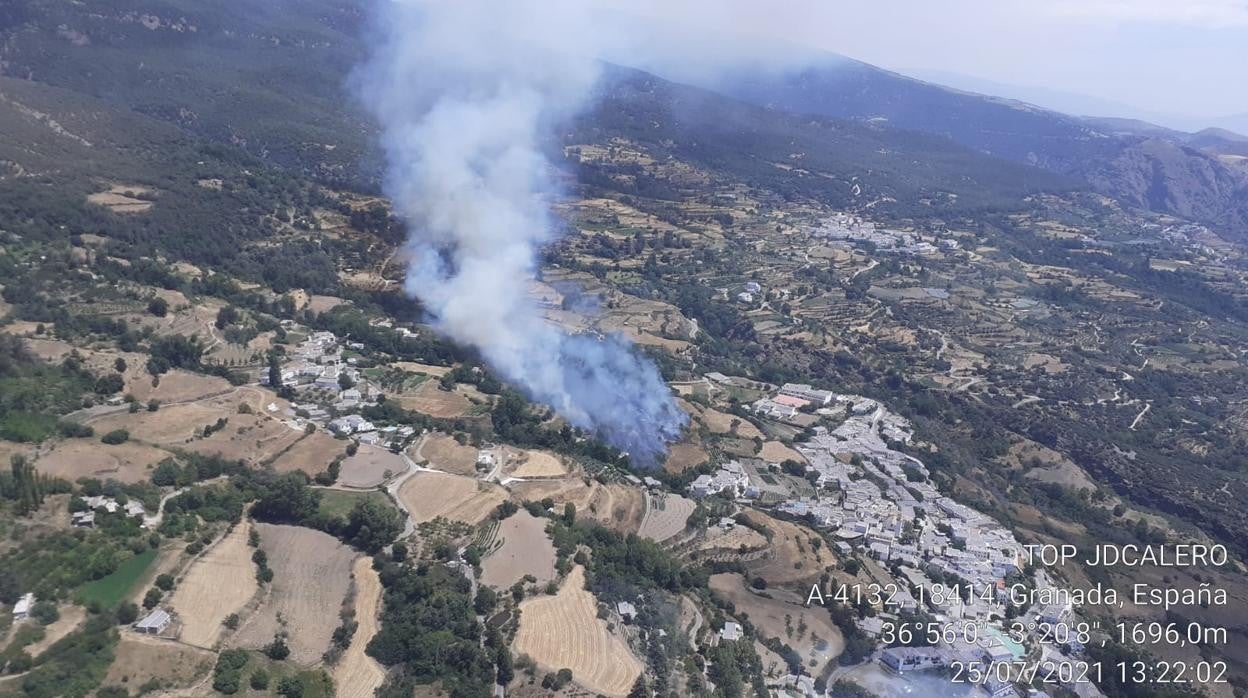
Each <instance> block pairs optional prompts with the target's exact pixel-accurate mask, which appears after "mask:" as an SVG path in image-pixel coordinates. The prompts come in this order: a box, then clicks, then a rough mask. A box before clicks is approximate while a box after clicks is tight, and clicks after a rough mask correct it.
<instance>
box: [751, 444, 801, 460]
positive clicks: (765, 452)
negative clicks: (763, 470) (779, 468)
mask: <svg viewBox="0 0 1248 698" xmlns="http://www.w3.org/2000/svg"><path fill="white" fill-rule="evenodd" d="M758 457H759V458H761V459H763V460H765V461H767V462H768V463H783V462H784V461H786V460H795V461H797V462H798V463H805V462H806V458H805V457H803V456H802V454H800V453H798V452H797V451H795V450H793V449H792V448H789V447H788V446H785V445H784V444H782V443H780V442H779V441H768V442H766V443H764V444H763V448H762V450H761V451H759V452H758Z"/></svg>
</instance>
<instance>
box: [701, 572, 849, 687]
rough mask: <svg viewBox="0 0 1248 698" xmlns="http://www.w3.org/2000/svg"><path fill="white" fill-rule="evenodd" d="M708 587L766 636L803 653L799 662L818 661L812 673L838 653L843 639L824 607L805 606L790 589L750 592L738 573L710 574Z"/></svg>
mask: <svg viewBox="0 0 1248 698" xmlns="http://www.w3.org/2000/svg"><path fill="white" fill-rule="evenodd" d="M710 586H711V590H712V591H714V592H715V593H716V594H717V595H718V596H719V597H720V598H722V599H724V600H725V601H729V602H731V603H732V604H733V606H734V607H735V608H736V613H737V614H738V615H744V616H748V617H749V620H750V622H751V623H753V624H754V627H755V628H757V629H758V630H759V632H761V633H762V634H763V636H765V637H775V638H779V639H780V641H781V642H783V643H785V644H787V645H789V646H790V647H792V648H793V649H795V650H797V652H798V653H799V654H801V655H802V663H803V664H805V665H807V666H808V667H809V666H810V661H811V660H812V659H813V660H814V661H815V662H817V664H816V666H815V667H811V669H810V670H811V673H812V674H814V675H816V676H818V675H819V672H821V671H823V667H824V666H826V665H827V663H828V662H830V661H832V660H834V659H836V658H837V657H839V656H840V655H841V651H842V650H843V649H844V648H845V641H844V639H843V638H842V637H841V631H840V629H838V628H837V627H836V625H834V624H833V623H832V617H831V616H829V615H828V613H827V611H826V609H824V608H823V607H822V606H819V605H815V606H811V607H807V606H806V605H805V604H804V603H803V601H804V600H805V599H802V598H799V597H798V596H797V595H796V594H793V593H792V592H787V591H784V590H780V589H768V590H767V595H768V596H770V597H772V598H764V597H762V596H759V595H757V594H755V593H753V592H751V591H750V590H749V589H748V588H746V585H745V578H744V577H742V576H741V575H739V574H733V573H730V574H716V575H713V576H712V577H711V584H710Z"/></svg>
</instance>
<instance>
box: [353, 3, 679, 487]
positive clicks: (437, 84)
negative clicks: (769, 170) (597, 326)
mask: <svg viewBox="0 0 1248 698" xmlns="http://www.w3.org/2000/svg"><path fill="white" fill-rule="evenodd" d="M586 7H587V5H586V3H583V2H576V1H575V0H544V1H543V2H539V3H528V2H513V1H511V0H495V1H490V0H397V1H395V2H386V1H384V0H383V2H381V5H380V6H379V7H378V15H379V16H378V17H377V20H378V21H377V31H378V37H377V40H376V43H375V45H374V50H373V53H372V55H371V57H370V59H369V60H368V62H367V63H366V64H365V65H364V66H363V67H362V68H361V69H360V70H359V71H358V72H357V78H358V80H357V82H358V84H359V87H360V90H359V92H360V94H361V96H362V97H363V99H364V102H365V104H366V105H367V107H368V108H369V109H370V110H371V111H372V113H373V114H374V115H375V116H376V118H377V119H378V120H379V122H380V124H381V126H382V131H383V145H384V147H385V150H386V154H387V158H388V170H387V181H386V186H387V193H388V194H389V196H390V198H391V199H392V200H393V201H394V205H395V207H396V210H397V212H398V213H399V214H400V215H401V216H402V217H403V218H404V219H405V220H406V221H407V223H408V227H409V239H408V243H407V244H408V246H409V247H410V252H411V253H412V255H411V258H412V259H413V260H414V261H413V262H412V263H411V265H410V268H409V269H408V274H407V282H406V288H407V291H408V293H410V294H412V295H413V296H415V297H417V298H419V299H420V300H421V301H422V302H423V304H424V305H425V307H426V308H427V309H428V311H429V313H430V315H431V318H430V321H431V322H432V323H433V324H434V326H435V327H436V328H437V329H438V330H440V331H441V332H443V333H445V334H446V335H447V336H449V337H450V338H451V339H453V340H455V341H457V342H460V343H462V344H465V345H469V346H472V347H475V348H476V349H477V350H479V351H480V353H481V355H482V356H483V357H484V358H485V360H486V361H487V362H488V364H489V365H490V366H491V367H492V368H493V370H495V371H497V372H498V373H499V374H500V375H502V376H503V377H504V378H506V379H507V380H508V381H510V382H511V383H513V384H515V385H517V386H519V387H520V388H521V389H523V391H524V392H525V393H527V394H528V396H529V397H530V398H531V399H533V400H536V401H538V402H542V403H545V404H548V405H550V406H551V407H553V408H554V409H555V410H557V411H558V412H559V414H560V415H562V416H563V417H564V418H565V419H567V420H568V421H569V422H571V423H572V424H574V425H576V426H578V427H582V428H584V429H587V430H589V431H591V432H594V433H596V434H599V435H600V436H601V437H602V438H603V439H604V440H606V441H607V442H608V443H610V444H612V445H613V446H616V447H617V448H620V449H621V450H624V451H627V452H629V453H630V455H631V456H632V458H633V459H634V460H635V461H636V462H639V463H642V464H652V463H654V462H656V461H657V460H659V459H660V457H661V456H662V454H663V451H664V450H665V448H666V444H667V443H668V442H670V441H672V440H674V439H675V438H677V437H678V436H679V434H680V431H681V429H682V428H683V427H684V425H685V422H686V416H685V414H684V413H683V412H682V411H681V410H680V409H679V408H678V407H677V406H676V404H675V402H674V401H673V399H672V397H671V393H670V391H669V390H668V388H667V386H666V384H665V383H664V382H663V380H662V378H661V377H660V375H659V373H658V371H657V370H656V369H655V367H654V365H653V364H651V363H650V362H649V361H646V360H645V359H643V358H640V357H639V356H638V354H637V352H636V351H635V350H634V349H633V347H632V346H631V345H629V344H628V343H627V342H626V341H624V340H623V339H620V338H616V337H607V338H599V337H593V336H587V335H571V334H568V333H566V332H564V331H563V330H561V329H559V328H557V327H555V326H553V325H551V324H549V323H547V322H546V321H545V320H544V319H543V318H542V317H541V314H540V312H539V311H538V309H537V307H536V306H535V305H534V304H533V302H532V301H531V300H530V298H529V295H528V292H529V288H530V285H531V283H532V281H533V279H534V273H535V271H536V270H537V264H538V253H539V251H540V249H541V247H542V245H544V244H546V243H548V242H550V241H551V240H552V231H553V229H554V227H553V226H552V225H551V222H550V220H549V214H548V207H549V203H550V196H551V194H552V193H553V192H554V189H555V188H554V186H553V185H552V182H551V180H550V177H549V170H550V165H549V163H548V162H547V161H546V160H545V158H544V157H543V155H542V153H541V147H540V143H541V141H542V139H543V138H544V137H547V136H549V135H550V134H551V133H553V131H552V129H554V128H555V127H557V125H558V124H560V123H562V122H565V121H566V120H567V119H569V118H570V117H572V116H573V115H575V114H576V113H577V112H578V111H580V110H581V109H582V108H584V106H585V103H586V101H587V99H588V97H589V95H590V94H591V92H592V89H593V86H594V84H595V81H596V80H597V78H598V75H599V65H600V64H599V62H598V60H597V58H596V48H597V47H596V46H595V43H594V42H595V40H596V36H598V35H599V34H601V32H600V31H598V30H596V24H595V20H594V19H593V18H592V17H590V16H589V14H588V10H587V9H586Z"/></svg>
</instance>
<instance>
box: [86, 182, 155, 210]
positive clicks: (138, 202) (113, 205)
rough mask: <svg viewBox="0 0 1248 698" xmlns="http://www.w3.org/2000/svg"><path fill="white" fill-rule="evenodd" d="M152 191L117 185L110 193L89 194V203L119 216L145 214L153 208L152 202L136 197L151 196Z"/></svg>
mask: <svg viewBox="0 0 1248 698" xmlns="http://www.w3.org/2000/svg"><path fill="white" fill-rule="evenodd" d="M151 191H152V190H151V189H149V188H148V187H143V186H139V185H129V184H117V185H114V186H112V187H110V188H109V189H108V191H101V192H96V193H94V194H87V203H89V204H95V205H96V206H103V207H104V208H106V209H108V210H109V211H112V212H113V213H117V214H125V213H143V212H144V211H147V210H148V209H150V208H151V207H152V202H151V201H147V200H145V199H139V198H136V196H140V195H144V194H151Z"/></svg>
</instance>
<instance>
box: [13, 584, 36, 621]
mask: <svg viewBox="0 0 1248 698" xmlns="http://www.w3.org/2000/svg"><path fill="white" fill-rule="evenodd" d="M34 607H35V593H34V592H33V591H28V592H26V593H25V594H23V595H22V598H20V599H18V600H17V603H15V604H13V622H15V623H16V622H17V621H19V620H26V619H27V618H29V617H30V610H31V609H32V608H34Z"/></svg>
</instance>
